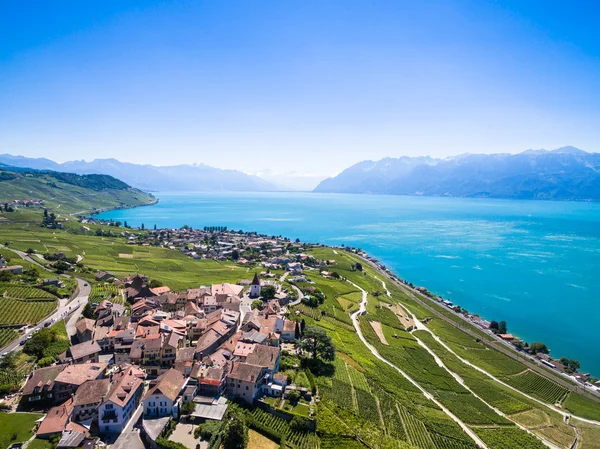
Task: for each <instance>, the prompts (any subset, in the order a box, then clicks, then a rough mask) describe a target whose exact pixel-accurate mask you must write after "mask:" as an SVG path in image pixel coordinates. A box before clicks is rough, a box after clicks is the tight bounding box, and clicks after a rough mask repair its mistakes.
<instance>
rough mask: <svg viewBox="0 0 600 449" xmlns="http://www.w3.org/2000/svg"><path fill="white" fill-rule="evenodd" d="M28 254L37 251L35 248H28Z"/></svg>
mask: <svg viewBox="0 0 600 449" xmlns="http://www.w3.org/2000/svg"><path fill="white" fill-rule="evenodd" d="M25 252H26V253H27V254H29V255H31V254H33V253H35V251H34V250H33V248H27V251H25Z"/></svg>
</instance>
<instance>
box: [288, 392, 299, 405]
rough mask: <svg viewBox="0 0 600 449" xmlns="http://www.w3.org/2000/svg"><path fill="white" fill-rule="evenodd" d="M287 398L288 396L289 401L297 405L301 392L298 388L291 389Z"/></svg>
mask: <svg viewBox="0 0 600 449" xmlns="http://www.w3.org/2000/svg"><path fill="white" fill-rule="evenodd" d="M287 398H288V401H289V402H290V404H292V405H296V404H297V403H298V401H299V400H300V392H299V391H298V390H291V391H290V392H289V393H288V394H287Z"/></svg>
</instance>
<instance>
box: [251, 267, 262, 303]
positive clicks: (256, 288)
mask: <svg viewBox="0 0 600 449" xmlns="http://www.w3.org/2000/svg"><path fill="white" fill-rule="evenodd" d="M259 296H260V279H258V274H256V273H254V279H253V280H252V284H251V285H250V297H251V298H258V297H259Z"/></svg>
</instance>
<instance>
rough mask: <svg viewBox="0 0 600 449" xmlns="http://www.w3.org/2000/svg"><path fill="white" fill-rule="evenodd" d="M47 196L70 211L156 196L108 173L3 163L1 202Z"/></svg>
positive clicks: (50, 204) (49, 203)
mask: <svg viewBox="0 0 600 449" xmlns="http://www.w3.org/2000/svg"><path fill="white" fill-rule="evenodd" d="M28 199H33V200H44V202H45V206H46V207H48V208H50V209H56V210H59V211H61V212H66V213H80V212H81V213H83V212H91V211H94V210H101V209H111V208H118V207H134V206H143V205H147V204H152V203H154V202H156V199H155V198H154V197H153V196H152V195H150V194H147V193H144V192H142V191H141V190H138V189H134V188H132V187H130V186H129V185H127V184H126V183H124V182H123V181H120V180H118V179H115V178H113V177H112V176H107V175H81V176H80V175H75V174H72V173H61V172H52V171H38V170H31V169H27V170H24V169H19V168H12V167H9V166H6V165H1V166H0V203H4V202H11V201H15V200H28Z"/></svg>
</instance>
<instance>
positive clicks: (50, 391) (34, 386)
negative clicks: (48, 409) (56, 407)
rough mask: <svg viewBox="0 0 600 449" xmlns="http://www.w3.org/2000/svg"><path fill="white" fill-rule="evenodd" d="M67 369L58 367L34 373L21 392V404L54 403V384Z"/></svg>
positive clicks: (50, 367) (42, 369) (61, 366)
mask: <svg viewBox="0 0 600 449" xmlns="http://www.w3.org/2000/svg"><path fill="white" fill-rule="evenodd" d="M65 368H66V366H65V365H57V366H48V367H46V368H39V369H36V370H35V371H33V372H32V373H31V374H30V375H29V379H27V382H26V383H25V385H24V386H23V389H22V390H21V394H22V398H21V403H23V404H24V405H27V404H31V405H33V404H43V403H48V402H54V384H55V382H56V378H57V377H58V375H59V374H60V373H61V372H62V371H63V370H64V369H65Z"/></svg>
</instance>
